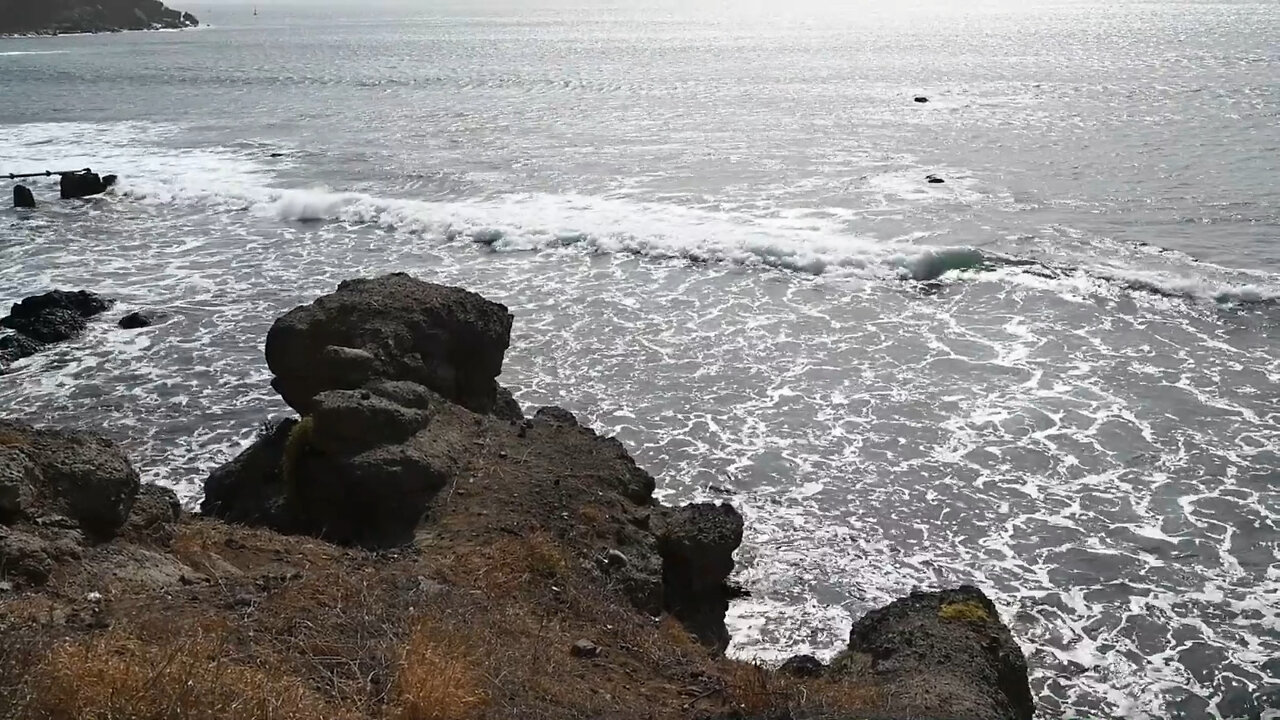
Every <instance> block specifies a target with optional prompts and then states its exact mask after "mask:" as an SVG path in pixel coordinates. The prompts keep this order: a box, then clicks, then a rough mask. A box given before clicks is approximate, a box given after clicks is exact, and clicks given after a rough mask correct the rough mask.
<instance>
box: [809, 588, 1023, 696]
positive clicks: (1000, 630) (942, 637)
mask: <svg viewBox="0 0 1280 720" xmlns="http://www.w3.org/2000/svg"><path fill="white" fill-rule="evenodd" d="M831 672H832V673H833V674H837V675H838V674H840V673H857V674H860V675H863V676H864V677H871V678H874V679H875V680H876V681H877V684H881V685H883V686H885V687H890V688H893V691H894V694H895V703H896V704H897V706H899V707H900V708H901V710H902V712H901V713H900V714H901V715H902V716H903V717H929V718H948V719H949V720H1030V719H1031V717H1032V716H1033V715H1034V714H1035V701H1034V699H1033V698H1032V695H1031V687H1030V685H1029V684H1028V682H1027V661H1026V658H1025V657H1023V654H1022V649H1021V648H1019V647H1018V644H1017V643H1016V642H1015V641H1014V639H1013V635H1012V634H1011V633H1010V632H1009V628H1008V627H1006V626H1005V624H1004V623H1003V622H1002V621H1001V620H1000V613H999V611H998V610H997V609H996V607H995V605H994V604H993V603H992V602H991V600H990V599H988V598H987V596H986V595H984V594H983V593H982V591H981V590H979V589H978V588H976V587H973V586H971V585H963V586H961V587H959V588H955V589H951V590H942V591H940V592H914V593H911V595H909V596H907V597H905V598H901V599H898V600H895V601H894V602H892V603H890V604H889V605H887V606H885V607H882V608H879V609H877V610H872V611H870V612H868V613H867V614H866V615H864V616H863V617H862V619H860V620H858V621H857V622H856V623H854V625H853V629H852V630H851V631H850V632H849V648H848V650H847V651H845V652H844V653H843V654H842V655H841V656H840V657H838V658H837V659H836V660H835V661H834V662H833V663H832V669H831ZM895 714H898V713H895Z"/></svg>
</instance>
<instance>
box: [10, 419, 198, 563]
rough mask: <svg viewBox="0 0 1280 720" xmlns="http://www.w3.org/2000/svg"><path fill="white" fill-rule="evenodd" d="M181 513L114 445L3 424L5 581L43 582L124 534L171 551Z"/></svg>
mask: <svg viewBox="0 0 1280 720" xmlns="http://www.w3.org/2000/svg"><path fill="white" fill-rule="evenodd" d="M179 514H180V506H179V504H178V498H177V496H176V495H174V493H173V491H172V490H169V489H167V488H162V487H158V486H155V485H145V486H139V483H138V474H137V472H136V471H135V470H134V469H133V466H132V465H131V464H130V463H129V461H128V459H127V458H125V456H124V455H123V454H122V453H121V452H120V450H119V449H118V448H117V447H116V446H115V445H114V444H113V443H111V442H110V441H109V440H106V439H105V438H102V437H99V436H96V435H93V434H90V433H83V432H70V431H64V430H53V429H46V428H36V427H32V426H30V425H25V424H22V423H17V422H11V421H6V420H0V577H5V578H6V579H8V578H14V579H17V580H18V581H19V582H20V583H25V584H28V585H39V584H40V583H43V582H45V581H46V580H47V579H48V578H49V576H50V575H51V574H52V573H53V571H54V569H55V568H56V567H57V566H58V564H59V563H62V562H64V561H68V560H75V559H80V558H83V557H84V556H85V555H86V553H91V552H92V551H93V548H94V547H96V546H97V545H98V544H101V543H109V542H110V541H112V540H114V539H116V538H118V537H124V538H127V539H129V540H131V541H134V542H139V543H143V544H146V545H152V546H167V545H168V544H169V543H170V542H171V541H172V539H173V537H174V533H176V531H177V523H178V518H179ZM86 562H87V561H86ZM174 563H175V561H172V560H169V561H167V564H169V565H173V564H174ZM143 571H144V572H146V571H145V570H143Z"/></svg>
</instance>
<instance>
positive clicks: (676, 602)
mask: <svg viewBox="0 0 1280 720" xmlns="http://www.w3.org/2000/svg"><path fill="white" fill-rule="evenodd" d="M657 536H658V551H659V553H660V554H661V556H662V584H663V605H664V606H665V607H666V609H667V611H668V612H670V613H671V614H672V615H674V616H675V617H676V618H677V619H678V620H680V622H681V623H683V624H684V626H685V627H686V628H687V629H688V630H689V631H690V632H691V633H693V634H694V635H695V636H696V637H698V639H699V640H701V641H702V642H703V643H704V644H706V645H708V646H709V647H712V648H714V649H715V650H717V651H719V652H722V651H723V650H724V649H725V648H726V647H728V645H729V631H728V630H727V629H726V628H725V624H724V618H725V613H726V612H727V611H728V609H729V600H730V599H732V598H733V597H735V596H736V594H737V593H736V592H735V590H734V589H733V588H731V587H730V586H729V585H728V583H727V581H728V578H729V574H730V573H732V572H733V553H734V551H735V550H737V549H738V546H739V545H741V544H742V515H740V514H739V513H738V511H737V510H735V509H734V508H733V506H731V505H728V504H721V505H716V504H713V503H697V504H694V505H686V506H684V507H682V508H677V509H675V510H672V511H670V512H668V513H666V514H665V516H664V517H662V519H661V525H660V527H658V528H657Z"/></svg>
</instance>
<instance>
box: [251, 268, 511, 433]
mask: <svg viewBox="0 0 1280 720" xmlns="http://www.w3.org/2000/svg"><path fill="white" fill-rule="evenodd" d="M511 319H512V318H511V314H510V313H509V312H507V309H506V308H505V307H503V306H502V305H499V304H498V303H494V302H490V301H488V300H486V299H484V298H482V297H480V296H479V295H477V294H475V293H472V292H468V291H466V290H463V289H461V288H455V287H446V286H443V285H433V284H431V283H426V282H423V281H421V280H417V279H415V278H412V277H410V276H408V275H405V274H403V273H397V274H394V275H386V276H383V277H379V278H374V279H369V280H348V281H346V282H343V283H342V284H341V285H339V286H338V289H337V291H336V292H333V293H331V294H329V295H325V296H323V297H321V298H319V299H318V300H316V301H315V302H314V303H312V304H310V305H304V306H302V307H299V308H295V309H294V310H292V311H290V312H289V313H287V314H286V315H284V316H283V317H281V318H280V319H279V320H277V321H276V322H275V324H274V325H272V326H271V330H270V332H268V333H267V346H266V355H267V365H268V366H269V367H270V368H271V371H272V372H273V373H274V374H275V378H274V380H272V387H274V388H275V389H276V391H277V392H278V393H280V396H281V397H282V398H284V400H285V402H287V403H288V404H289V405H290V406H291V407H293V408H294V409H295V410H297V411H298V412H300V413H302V414H304V415H305V414H307V413H309V412H310V411H311V403H312V399H313V398H314V397H315V396H316V395H318V394H320V393H322V392H324V391H325V390H352V389H356V388H359V387H363V386H364V385H365V384H367V383H369V382H373V381H387V380H407V381H410V382H414V383H418V384H420V385H424V386H426V387H428V388H430V389H431V390H433V391H435V392H437V393H439V394H440V395H442V396H444V398H445V399H446V400H449V401H452V402H456V403H458V404H460V405H462V406H464V407H466V408H468V409H470V410H474V411H476V412H482V413H488V412H492V411H493V410H494V409H495V408H496V407H497V406H498V392H497V387H498V385H497V382H496V381H495V378H497V376H498V374H499V373H500V372H501V371H502V359H503V354H504V353H505V352H506V350H507V346H508V344H509V343H510V335H511ZM330 347H334V348H340V350H335V351H329V350H327V349H328V348H330Z"/></svg>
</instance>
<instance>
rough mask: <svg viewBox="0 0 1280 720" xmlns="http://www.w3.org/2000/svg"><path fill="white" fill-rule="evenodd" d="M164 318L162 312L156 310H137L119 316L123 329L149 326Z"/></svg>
mask: <svg viewBox="0 0 1280 720" xmlns="http://www.w3.org/2000/svg"><path fill="white" fill-rule="evenodd" d="M163 319H164V313H161V312H160V311H158V310H139V311H137V312H131V313H129V314H128V315H125V316H124V317H122V318H120V323H119V325H120V327H121V328H123V329H125V330H137V329H138V328H144V327H151V326H152V325H155V324H156V323H157V322H160V321H161V320H163Z"/></svg>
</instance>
